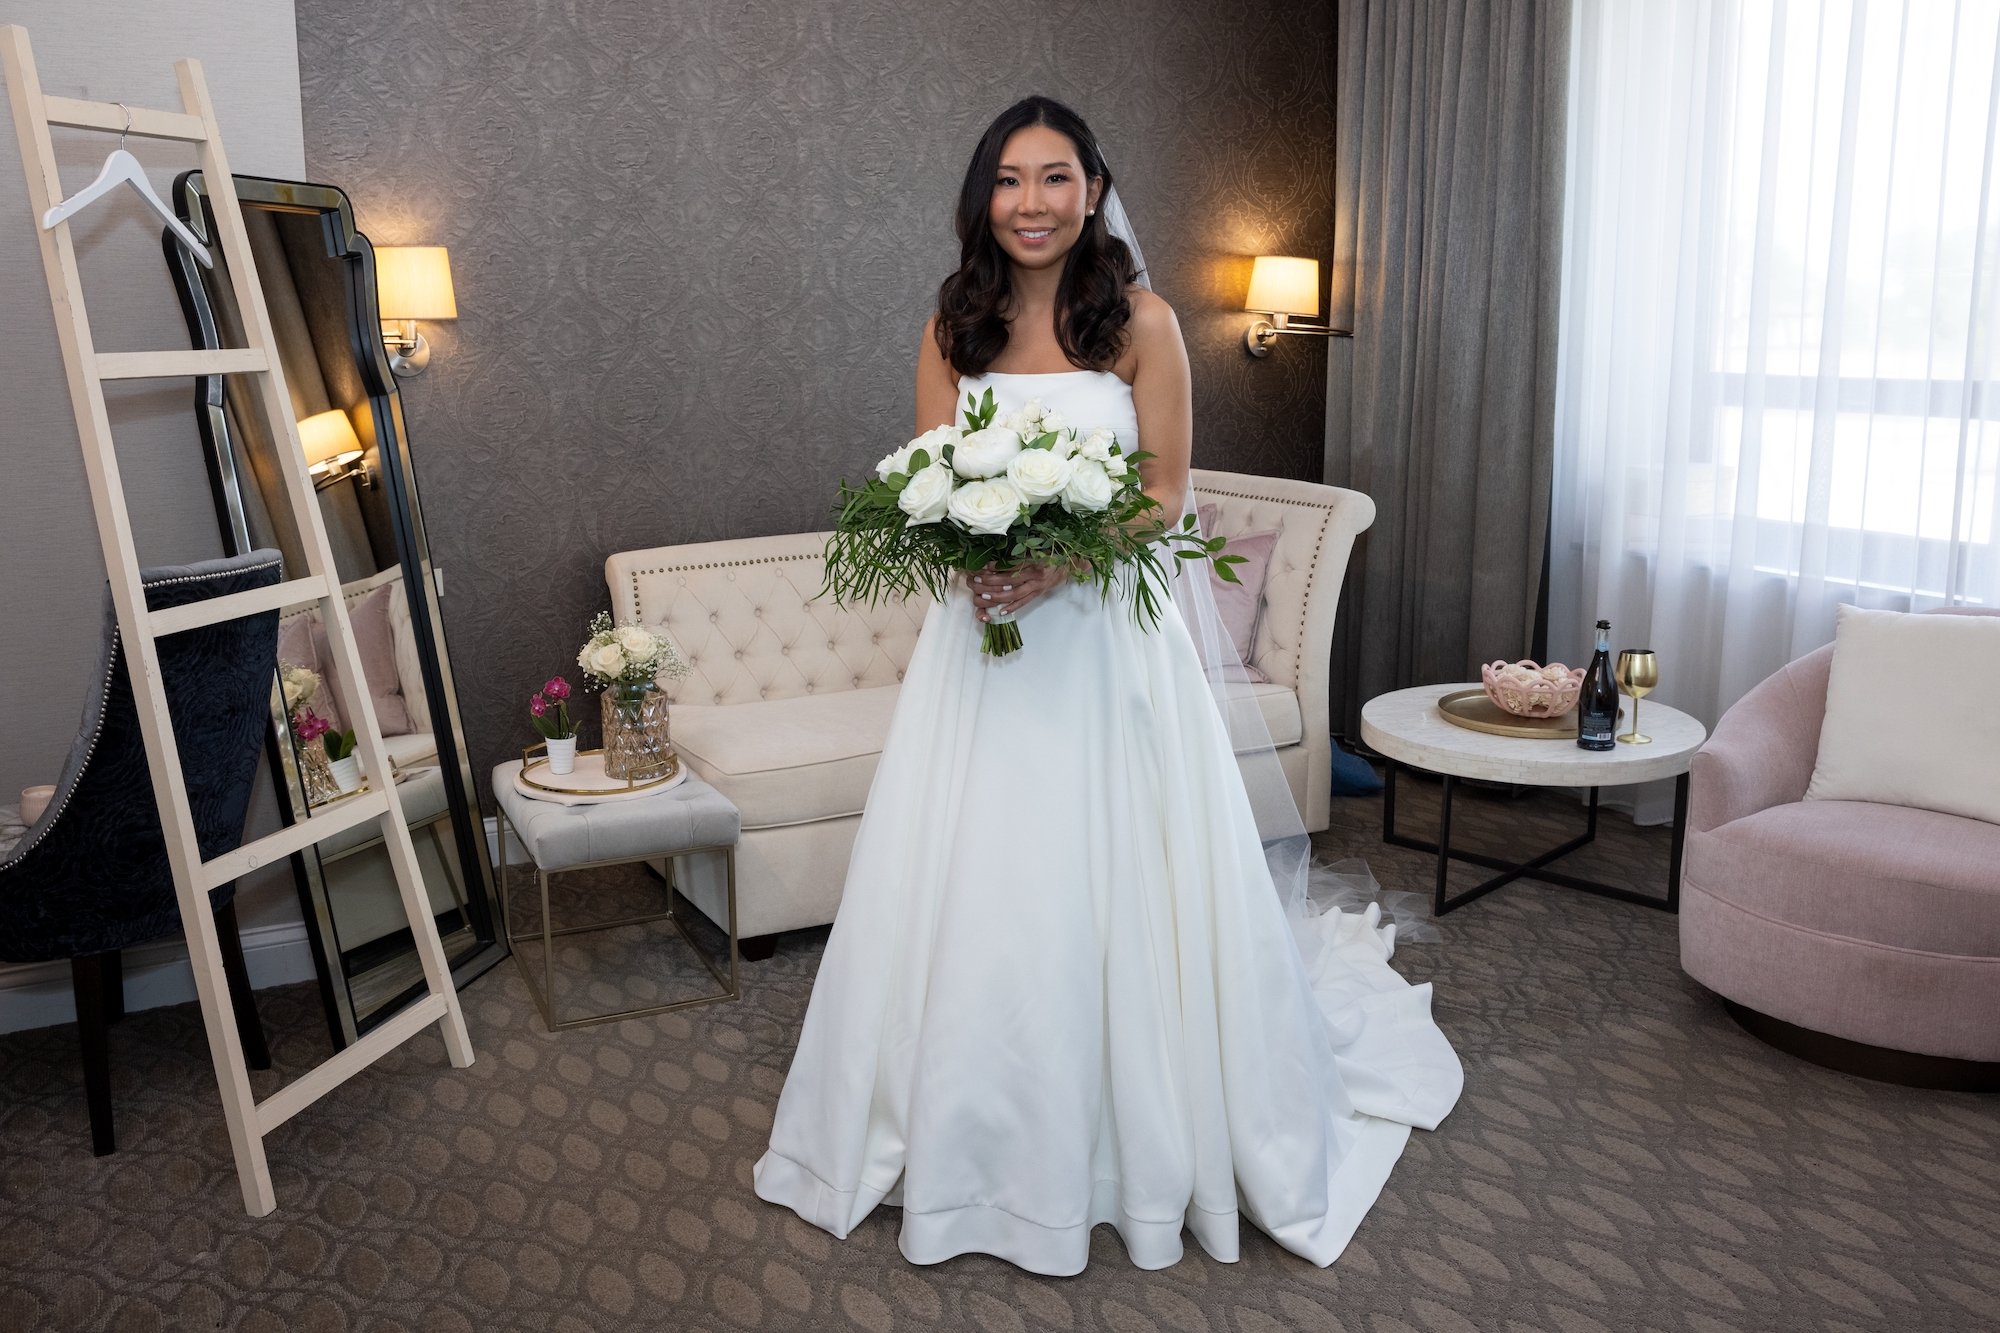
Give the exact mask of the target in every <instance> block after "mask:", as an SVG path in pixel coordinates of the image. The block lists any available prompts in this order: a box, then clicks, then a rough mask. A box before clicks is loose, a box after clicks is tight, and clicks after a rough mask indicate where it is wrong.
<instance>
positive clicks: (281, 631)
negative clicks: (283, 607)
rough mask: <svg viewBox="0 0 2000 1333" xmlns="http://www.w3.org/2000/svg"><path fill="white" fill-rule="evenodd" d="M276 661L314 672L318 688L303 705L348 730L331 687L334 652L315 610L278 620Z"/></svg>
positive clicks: (336, 726)
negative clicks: (307, 702)
mask: <svg viewBox="0 0 2000 1333" xmlns="http://www.w3.org/2000/svg"><path fill="white" fill-rule="evenodd" d="M278 664H279V665H280V666H296V667H304V668H305V669H306V670H308V671H311V672H314V673H315V674H317V675H318V676H319V690H318V692H317V693H315V694H314V695H313V697H312V702H311V703H309V704H307V705H306V707H308V708H310V709H312V711H313V712H314V713H315V714H317V715H318V716H320V717H323V718H325V719H326V720H327V722H328V723H330V724H331V725H332V726H333V727H334V728H335V729H336V730H339V731H345V730H347V722H346V721H345V719H343V718H342V716H341V713H340V696H339V695H337V694H335V693H334V689H333V678H334V671H333V654H332V652H331V651H329V649H328V645H327V642H326V631H325V630H324V629H323V628H321V626H320V623H319V613H318V612H316V611H305V612H301V613H300V614H298V615H295V616H287V617H285V619H283V620H281V621H279V622H278Z"/></svg>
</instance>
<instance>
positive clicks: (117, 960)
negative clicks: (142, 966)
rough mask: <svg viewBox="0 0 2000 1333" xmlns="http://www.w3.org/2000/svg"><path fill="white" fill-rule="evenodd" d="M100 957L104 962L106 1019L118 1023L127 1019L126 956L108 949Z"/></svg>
mask: <svg viewBox="0 0 2000 1333" xmlns="http://www.w3.org/2000/svg"><path fill="white" fill-rule="evenodd" d="M98 957H100V958H101V959H103V960H104V1019H105V1021H106V1022H107V1023H116V1022H117V1021H118V1020H119V1019H121V1018H123V1017H125V954H124V951H123V950H120V949H108V950H106V951H105V952H104V953H102V954H99V955H98Z"/></svg>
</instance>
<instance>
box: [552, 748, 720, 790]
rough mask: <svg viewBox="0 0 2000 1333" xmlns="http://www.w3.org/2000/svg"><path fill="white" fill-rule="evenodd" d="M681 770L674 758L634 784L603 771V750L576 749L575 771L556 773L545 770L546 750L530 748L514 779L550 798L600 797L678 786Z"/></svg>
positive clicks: (678, 757)
mask: <svg viewBox="0 0 2000 1333" xmlns="http://www.w3.org/2000/svg"><path fill="white" fill-rule="evenodd" d="M682 771H683V770H682V767H681V760H680V756H679V755H674V756H673V757H672V758H671V760H670V761H669V765H668V768H667V771H666V772H664V773H660V774H658V775H656V776H654V777H650V778H641V779H638V780H636V781H635V780H633V779H630V778H614V777H612V776H611V775H610V774H608V773H606V772H605V771H604V751H602V750H578V751H577V752H576V768H575V771H573V772H570V773H563V774H556V773H552V772H550V771H549V756H548V747H547V746H544V745H530V746H528V747H527V748H526V749H524V750H522V751H521V771H520V773H519V774H518V775H517V776H518V780H519V781H520V783H521V785H522V786H524V787H533V788H534V789H535V790H536V791H545V792H548V793H550V794H551V795H556V796H595V797H599V798H604V797H614V796H632V795H637V794H638V793H639V792H643V791H652V790H654V789H655V788H659V787H668V786H675V785H678V784H679V782H680V779H681V774H682Z"/></svg>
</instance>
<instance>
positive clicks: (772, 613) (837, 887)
mask: <svg viewBox="0 0 2000 1333" xmlns="http://www.w3.org/2000/svg"><path fill="white" fill-rule="evenodd" d="M1194 485H1195V488H1196V491H1197V492H1198V496H1199V500H1200V502H1201V503H1202V504H1203V505H1214V506H1215V509H1214V510H1213V519H1214V521H1213V522H1212V523H1211V525H1210V530H1211V531H1212V532H1214V533H1217V534H1220V535H1222V536H1225V537H1233V536H1239V535H1247V534H1253V533H1264V532H1275V533H1276V537H1275V540H1274V541H1272V543H1271V546H1270V550H1271V554H1270V558H1269V561H1268V566H1267V568H1268V573H1267V576H1266V579H1265V583H1264V597H1263V605H1262V607H1261V609H1260V611H1259V613H1258V615H1257V620H1256V625H1255V629H1254V632H1253V634H1252V638H1251V647H1250V650H1249V652H1248V654H1247V658H1248V661H1249V664H1250V665H1252V666H1254V667H1256V668H1257V669H1258V670H1259V671H1260V672H1261V673H1262V674H1263V675H1265V676H1267V677H1268V678H1269V680H1268V683H1259V684H1253V685H1244V686H1240V687H1237V688H1240V689H1243V690H1245V691H1247V692H1249V693H1250V694H1251V696H1252V698H1253V699H1254V701H1255V703H1256V705H1257V710H1258V713H1259V714H1260V716H1261V717H1262V718H1263V720H1264V723H1265V725H1266V726H1267V727H1268V728H1269V730H1270V732H1271V735H1272V737H1273V739H1274V740H1275V741H1276V742H1277V744H1278V746H1279V759H1280V761H1281V763H1282V765H1283V767H1284V771H1285V775H1286V779H1287V781H1288V783H1289V785H1290V787H1291V792H1292V796H1293V799H1294V800H1295V801H1296V803H1297V806H1298V808H1299V810H1300V811H1302V812H1303V814H1304V816H1305V820H1306V824H1307V827H1308V828H1309V829H1314V830H1317V829H1323V828H1325V827H1326V823H1327V809H1328V797H1329V790H1330V785H1331V767H1330V765H1331V758H1332V756H1331V751H1330V741H1329V737H1328V730H1329V728H1328V716H1327V714H1328V699H1327V690H1328V684H1327V662H1328V654H1329V650H1330V646H1331V642H1332V637H1333V621H1334V610H1335V606H1336V604H1337V603H1338V601H1339V597H1340V584H1341V579H1342V577H1343V576H1344V575H1345V572H1346V568H1347V557H1348V553H1349V551H1350V549H1351V548H1352V546H1353V543H1354V538H1355V535H1356V534H1357V533H1359V532H1361V531H1363V530H1364V529H1366V528H1367V527H1368V525H1369V524H1370V523H1371V522H1373V521H1374V517H1375V505H1374V502H1373V501H1372V500H1370V499H1369V498H1368V497H1367V496H1365V495H1361V494H1359V493H1357V492H1354V491H1345V490H1340V489H1337V488H1335V487H1331V486H1320V485H1315V484H1312V483H1309V482H1300V481H1287V480H1282V479H1277V478H1270V477H1251V476H1244V475H1240V474H1237V473H1230V472H1206V471H1196V472H1195V473H1194ZM826 536H827V534H826V533H823V532H809V533H799V534H796V535H790V536H780V537H755V538H747V539H743V540H737V541H720V542H705V543H700V544H696V545H685V546H662V547H655V548H653V549H651V550H643V551H626V552H622V553H620V554H617V555H613V556H612V557H610V558H609V559H608V560H607V561H606V562H605V578H606V580H607V582H608V583H609V584H610V589H611V602H612V607H613V611H614V614H615V615H616V617H617V619H618V620H619V621H620V622H621V623H622V622H626V621H637V622H639V623H641V624H646V625H651V626H655V627H657V628H660V629H663V630H664V631H665V633H666V634H667V635H668V636H669V637H670V638H671V639H672V640H673V642H674V644H675V645H676V646H677V647H678V648H679V649H680V651H681V653H682V654H683V655H684V656H685V657H686V658H687V659H688V662H689V665H690V668H691V669H690V671H689V673H688V675H687V677H686V678H685V679H683V680H680V681H678V682H675V683H673V684H672V686H671V687H670V694H671V698H672V700H673V708H672V713H671V726H672V730H673V737H674V744H675V747H676V749H678V750H679V751H680V753H681V755H682V756H683V757H684V758H685V760H686V761H687V763H688V764H689V766H690V767H691V768H692V769H693V771H694V772H696V773H697V774H699V775H700V776H701V777H702V778H704V779H705V780H706V781H708V782H709V783H710V784H711V785H713V786H714V787H715V788H717V789H718V790H719V791H721V792H722V793H723V794H724V795H726V796H728V797H729V798H730V799H731V800H732V801H734V802H735V803H736V805H737V808H738V809H739V810H741V812H742V815H743V837H742V842H741V844H740V846H739V848H738V851H737V892H738V913H739V928H740V930H741V933H742V935H743V936H744V937H746V938H749V937H760V936H765V935H770V934H773V933H775V932H778V931H784V930H794V929H798V928H800V927H804V926H816V925H824V924H825V923H827V922H830V921H831V920H833V915H834V909H835V908H836V907H838V906H839V903H840V891H841V885H842V883H843V881H844V879H845V876H846V871H847V861H848V855H849V853H850V851H851V850H852V848H853V844H854V833H855V830H856V828H857V827H858V825H859V823H860V815H861V809H862V806H863V803H864V802H865V801H866V800H867V797H868V788H869V784H870V783H871V782H872V781H873V780H874V776H875V765H876V760H877V759H878V757H879V756H880V753H881V749H882V741H883V738H884V737H885V736H886V735H887V733H888V728H889V718H890V715H891V713H892V712H893V711H894V709H895V706H896V696H897V691H898V682H899V681H900V680H901V679H902V675H903V671H904V669H905V668H906V667H907V666H908V665H909V661H910V655H911V653H912V651H913V650H914V648H915V646H916V640H917V633H918V631H919V630H920V629H921V628H922V627H923V621H924V617H925V615H926V614H927V613H928V612H929V611H930V610H931V607H932V603H931V601H930V600H929V599H928V598H918V599H912V600H909V601H893V602H888V603H885V604H883V605H880V606H876V607H860V606H857V607H841V606H838V605H836V604H835V603H834V602H833V601H832V600H831V599H817V600H816V598H817V594H818V592H819V590H820V585H821V580H822V573H823V564H822V552H823V550H824V547H825V542H826ZM679 869H680V872H681V878H680V883H682V884H683V885H684V886H686V887H687V888H688V890H689V894H690V896H691V897H692V898H694V900H695V901H696V902H697V903H698V904H699V905H700V906H701V907H702V909H703V910H704V911H706V912H707V913H709V915H710V916H712V917H716V918H718V919H719V918H720V916H721V913H722V898H721V893H720V886H719V885H716V884H710V883H708V882H706V880H704V879H703V877H702V875H703V867H700V866H694V865H689V866H683V867H680V868H679ZM753 952H754V950H753Z"/></svg>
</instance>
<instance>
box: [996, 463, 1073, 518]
mask: <svg viewBox="0 0 2000 1333" xmlns="http://www.w3.org/2000/svg"><path fill="white" fill-rule="evenodd" d="M1071 471H1072V465H1071V463H1070V461H1069V460H1068V459H1067V458H1058V457H1057V456H1056V455H1055V453H1054V452H1053V451H1052V450H1048V449H1023V450H1022V451H1021V452H1020V453H1018V454H1015V455H1014V459H1013V461H1012V462H1010V463H1008V464H1007V480H1009V481H1011V482H1013V483H1014V489H1015V490H1017V491H1019V492H1020V493H1021V495H1022V498H1024V499H1025V500H1027V502H1028V503H1029V504H1030V505H1038V504H1041V503H1042V502H1044V501H1046V500H1053V499H1055V498H1056V497H1057V496H1058V495H1061V494H1062V493H1063V487H1065V486H1067V485H1069V476H1070V472H1071Z"/></svg>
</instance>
